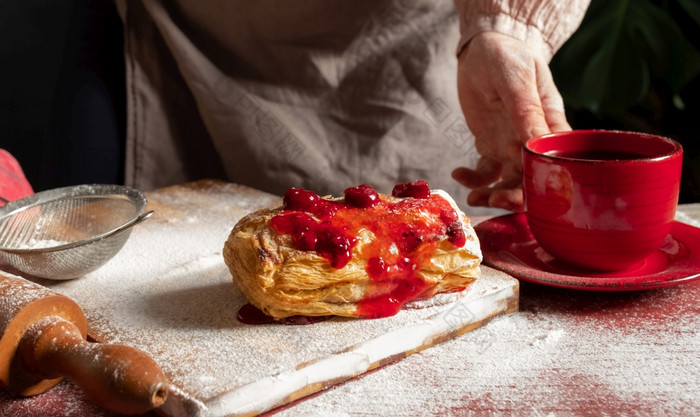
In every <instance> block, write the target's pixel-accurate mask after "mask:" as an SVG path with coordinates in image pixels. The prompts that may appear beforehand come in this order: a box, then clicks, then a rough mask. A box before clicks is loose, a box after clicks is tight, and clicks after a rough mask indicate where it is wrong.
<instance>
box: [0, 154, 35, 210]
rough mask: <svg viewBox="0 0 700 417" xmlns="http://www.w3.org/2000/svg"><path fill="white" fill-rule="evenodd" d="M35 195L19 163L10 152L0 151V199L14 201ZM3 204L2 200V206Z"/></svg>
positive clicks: (0, 204)
mask: <svg viewBox="0 0 700 417" xmlns="http://www.w3.org/2000/svg"><path fill="white" fill-rule="evenodd" d="M33 193H34V190H32V186H31V184H29V181H27V178H26V177H25V176H24V171H22V167H21V166H20V165H19V162H17V160H16V159H15V158H14V157H13V156H12V155H11V154H10V153H9V152H7V151H6V150H4V149H0V197H2V198H4V199H5V200H8V201H13V200H17V199H19V198H22V197H25V196H28V195H30V194H33ZM3 204H4V203H3V202H2V201H1V200H0V206H2V205H3Z"/></svg>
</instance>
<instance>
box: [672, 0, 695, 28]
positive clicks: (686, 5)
mask: <svg viewBox="0 0 700 417" xmlns="http://www.w3.org/2000/svg"><path fill="white" fill-rule="evenodd" d="M676 2H677V3H678V4H679V5H680V6H681V7H682V8H683V10H685V12H686V13H688V16H690V18H692V19H693V20H694V21H695V23H697V24H698V25H700V2H698V0H676Z"/></svg>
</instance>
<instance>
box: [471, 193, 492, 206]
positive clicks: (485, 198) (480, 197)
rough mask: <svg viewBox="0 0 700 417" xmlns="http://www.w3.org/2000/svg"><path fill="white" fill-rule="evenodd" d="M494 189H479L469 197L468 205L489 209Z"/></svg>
mask: <svg viewBox="0 0 700 417" xmlns="http://www.w3.org/2000/svg"><path fill="white" fill-rule="evenodd" d="M492 192H493V188H477V189H474V190H471V192H469V194H468V195H467V204H468V205H470V206H472V207H488V206H489V199H490V198H491V193H492Z"/></svg>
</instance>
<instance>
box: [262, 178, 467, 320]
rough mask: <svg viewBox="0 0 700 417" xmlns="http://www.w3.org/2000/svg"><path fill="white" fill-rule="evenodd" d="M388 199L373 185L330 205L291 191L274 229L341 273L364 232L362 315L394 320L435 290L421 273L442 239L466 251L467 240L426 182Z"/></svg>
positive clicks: (309, 194)
mask: <svg viewBox="0 0 700 417" xmlns="http://www.w3.org/2000/svg"><path fill="white" fill-rule="evenodd" d="M392 194H393V195H394V196H395V197H400V198H401V199H400V200H397V201H389V200H383V199H382V198H381V197H380V196H379V195H378V194H377V192H376V191H375V190H374V189H373V188H372V187H371V186H369V185H364V184H363V185H360V186H358V187H352V188H348V189H347V190H346V191H345V199H344V201H342V202H341V201H329V200H326V199H323V198H321V197H319V196H318V195H316V194H315V193H313V192H311V191H307V190H304V189H296V188H292V189H289V190H287V192H286V193H285V195H284V200H283V201H284V205H283V212H282V213H280V214H279V215H277V216H275V217H273V218H272V221H271V223H270V224H271V227H272V229H273V230H274V231H275V232H276V233H279V234H288V235H291V237H292V240H293V242H294V245H295V247H296V248H297V249H299V250H303V251H316V252H317V253H318V254H319V255H320V256H322V257H323V258H325V259H326V260H328V262H329V263H330V265H331V266H332V267H334V268H342V267H344V266H345V265H346V264H347V263H348V262H349V261H350V259H351V257H352V255H353V254H352V251H353V248H354V247H355V245H356V243H357V239H358V237H359V236H360V233H361V231H362V230H363V229H364V230H368V231H370V232H372V234H374V236H375V237H374V239H372V241H371V242H370V243H368V244H367V245H365V246H364V247H363V248H362V252H361V253H360V254H359V255H360V256H362V257H363V258H364V259H366V271H367V273H368V275H369V276H370V277H371V278H372V285H370V286H369V287H368V289H367V291H366V293H365V299H364V300H362V301H361V302H360V303H359V304H358V309H357V315H358V316H360V317H366V318H377V317H387V316H392V315H394V314H396V313H398V311H399V310H400V308H401V307H402V306H403V305H404V304H405V303H407V302H408V301H411V300H414V299H417V298H421V296H423V295H424V294H426V293H428V292H429V290H430V289H431V288H432V286H433V284H431V283H426V282H425V280H424V279H423V278H422V276H421V275H420V274H419V272H420V270H421V268H422V267H423V265H426V264H427V263H428V262H430V259H431V257H432V255H433V253H434V252H435V250H436V249H437V247H438V245H439V244H440V242H441V241H443V240H444V239H445V238H447V240H448V241H449V242H451V243H452V244H453V245H455V246H457V247H462V246H464V245H465V244H466V236H465V235H464V230H463V229H462V223H461V221H460V219H459V215H458V213H457V212H456V211H455V210H454V208H453V207H452V206H451V205H450V203H449V202H448V201H447V200H445V199H444V198H442V197H441V196H439V195H434V194H431V193H430V188H429V187H428V184H427V183H426V182H425V181H414V182H411V183H408V184H399V185H397V186H396V187H394V190H393V192H392Z"/></svg>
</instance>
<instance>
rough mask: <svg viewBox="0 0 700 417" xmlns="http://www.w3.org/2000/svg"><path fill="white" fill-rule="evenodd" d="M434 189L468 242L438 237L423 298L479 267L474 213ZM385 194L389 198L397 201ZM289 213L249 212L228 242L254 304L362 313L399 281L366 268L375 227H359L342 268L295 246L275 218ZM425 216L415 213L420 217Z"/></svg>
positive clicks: (270, 310) (278, 314)
mask: <svg viewBox="0 0 700 417" xmlns="http://www.w3.org/2000/svg"><path fill="white" fill-rule="evenodd" d="M432 194H438V195H440V196H441V197H443V198H445V199H446V200H447V201H448V202H449V204H450V206H451V207H452V208H453V210H455V212H456V213H457V218H459V219H460V221H461V223H462V224H461V227H462V230H463V232H464V235H465V237H466V243H465V244H464V245H463V246H462V247H457V246H455V245H453V244H452V243H450V242H449V241H448V239H447V237H446V236H445V237H444V238H443V239H442V240H440V241H439V242H437V246H436V249H435V250H434V252H432V256H431V257H430V259H429V261H428V262H424V263H423V264H422V265H420V268H419V270H418V271H417V274H416V275H417V276H420V277H421V278H422V279H423V280H424V282H425V284H426V291H424V292H422V293H421V294H420V298H421V299H425V298H428V297H431V296H433V295H434V294H436V293H442V292H453V291H459V290H462V289H465V288H466V287H468V286H469V285H470V284H471V283H472V282H473V281H474V280H475V279H476V278H478V277H479V274H480V270H479V265H480V263H481V250H480V247H479V242H478V239H477V237H476V234H475V232H474V229H473V228H472V226H471V224H470V221H469V218H468V217H467V216H466V215H465V214H464V213H462V212H461V211H460V210H459V209H458V208H457V206H456V204H455V203H454V201H453V200H452V198H451V197H450V196H449V195H447V194H446V193H444V192H442V191H440V190H435V191H433V192H432ZM380 196H381V198H382V199H383V200H384V201H396V200H397V198H395V197H392V196H389V195H384V194H380ZM334 201H341V202H342V201H343V200H342V199H335V200H334ZM282 212H283V210H282V208H281V207H280V208H276V209H264V210H259V211H256V212H253V213H251V214H249V215H247V216H245V217H244V218H242V219H241V220H240V221H239V222H238V223H237V224H236V226H235V227H234V228H233V230H232V231H231V233H230V235H229V237H228V239H227V241H226V243H225V244H224V248H223V256H224V260H225V262H226V264H227V266H228V268H229V270H230V272H231V275H232V277H233V281H234V283H235V285H236V286H237V288H238V289H239V290H240V291H241V293H242V294H243V295H244V296H245V298H246V299H247V300H248V302H249V303H250V304H252V305H253V306H255V307H257V308H259V309H260V310H261V311H263V312H264V313H265V314H267V315H268V316H271V317H273V318H275V319H281V318H285V317H289V316H294V315H303V316H326V315H337V316H346V317H356V316H361V315H362V314H360V313H359V311H358V306H359V305H360V304H361V303H362V302H363V301H364V300H366V299H367V298H370V297H376V296H378V295H381V294H382V293H386V292H389V291H392V289H394V288H395V286H396V283H394V282H377V281H375V280H374V279H372V277H370V275H369V274H368V273H367V259H366V256H365V255H364V251H363V249H364V248H366V247H367V245H369V244H370V242H372V241H373V240H374V239H376V236H374V234H373V232H372V231H370V230H369V229H367V228H361V229H360V230H359V232H358V235H357V236H356V238H357V243H356V245H355V246H354V247H353V249H352V256H351V258H350V260H349V262H348V263H347V264H346V265H345V266H343V267H342V268H339V269H336V268H333V267H332V266H331V265H330V263H329V261H328V260H327V259H325V258H323V257H321V256H319V254H318V253H316V252H315V251H302V250H298V249H296V248H295V246H294V242H293V240H292V237H291V236H290V235H288V234H278V233H277V232H275V231H274V230H273V229H272V228H271V227H270V221H271V219H272V218H273V217H275V216H277V215H279V214H280V213H282ZM425 215H426V214H425V213H416V214H415V219H416V220H417V219H419V218H420V217H421V216H425ZM409 217H410V216H409Z"/></svg>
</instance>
